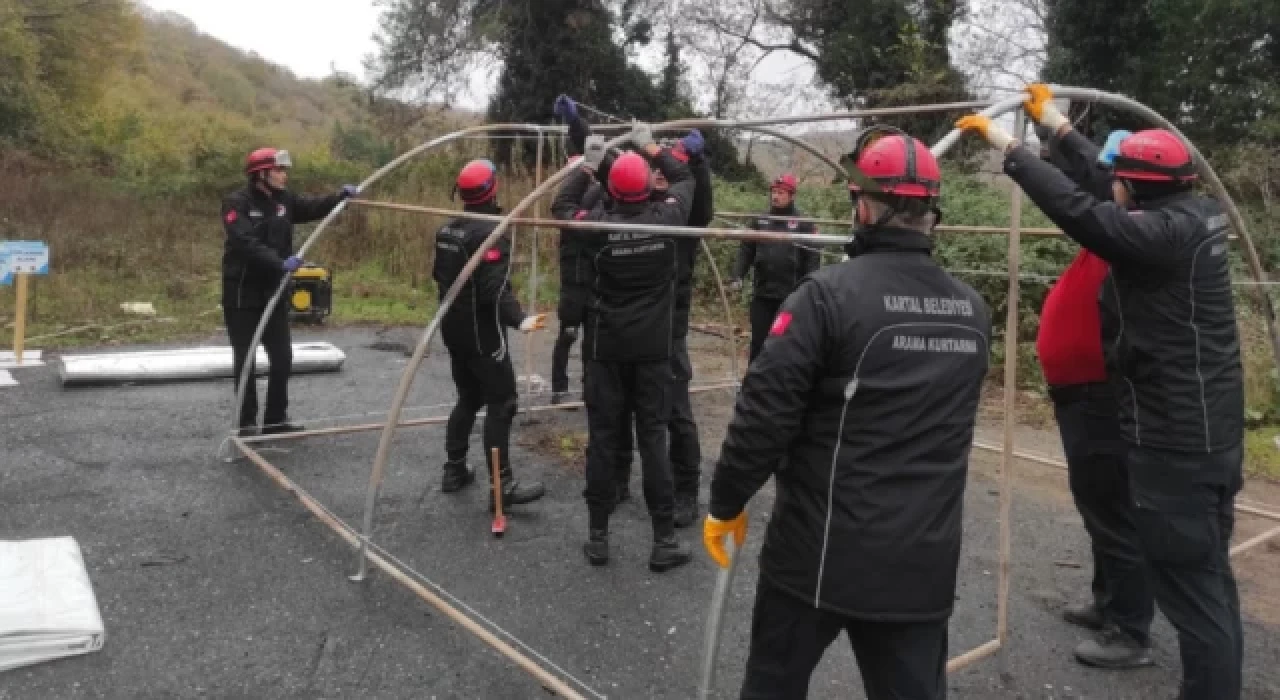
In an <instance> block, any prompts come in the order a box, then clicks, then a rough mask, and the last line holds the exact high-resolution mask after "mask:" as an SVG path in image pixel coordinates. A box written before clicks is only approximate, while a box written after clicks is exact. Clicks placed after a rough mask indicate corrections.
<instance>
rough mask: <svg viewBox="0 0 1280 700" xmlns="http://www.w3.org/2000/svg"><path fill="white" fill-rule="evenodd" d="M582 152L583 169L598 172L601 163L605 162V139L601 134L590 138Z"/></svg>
mask: <svg viewBox="0 0 1280 700" xmlns="http://www.w3.org/2000/svg"><path fill="white" fill-rule="evenodd" d="M582 150H583V153H582V165H583V167H586V168H590V169H591V170H592V172H598V171H599V170H600V163H601V162H603V161H604V137H603V136H601V135H600V134H592V135H590V136H588V137H587V142H586V145H584V146H583V149H582Z"/></svg>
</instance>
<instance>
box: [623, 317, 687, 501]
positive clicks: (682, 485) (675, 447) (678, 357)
mask: <svg viewBox="0 0 1280 700" xmlns="http://www.w3.org/2000/svg"><path fill="white" fill-rule="evenodd" d="M672 340H673V343H672V354H671V375H672V380H671V419H670V420H669V421H668V422H667V437H668V445H669V451H668V457H669V458H670V460H671V475H672V479H673V481H674V484H675V492H676V493H687V494H693V495H695V496H696V495H697V494H698V485H699V484H700V483H701V481H702V445H701V444H700V443H699V441H698V424H697V423H696V422H695V421H694V419H693V403H692V402H691V401H690V399H689V382H690V381H692V380H693V363H692V362H691V361H690V360H689V339H688V338H687V337H679V338H673V339H672ZM633 450H634V448H633V447H632V442H631V431H630V430H625V431H623V444H622V445H621V446H620V448H619V450H618V452H619V454H618V467H617V470H616V473H617V476H618V484H619V485H621V484H626V483H628V482H630V480H631V453H632V451H633Z"/></svg>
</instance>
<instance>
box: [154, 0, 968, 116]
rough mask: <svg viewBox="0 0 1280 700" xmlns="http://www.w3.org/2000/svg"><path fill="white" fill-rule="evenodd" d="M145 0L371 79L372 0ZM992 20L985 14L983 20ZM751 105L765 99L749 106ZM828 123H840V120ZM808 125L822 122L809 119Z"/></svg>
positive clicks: (210, 27) (280, 52)
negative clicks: (368, 63) (367, 68)
mask: <svg viewBox="0 0 1280 700" xmlns="http://www.w3.org/2000/svg"><path fill="white" fill-rule="evenodd" d="M139 1H140V2H141V3H142V4H144V5H147V6H149V7H151V8H153V9H155V10H160V11H170V12H175V13H177V14H180V15H183V16H184V17H186V18H187V19H189V20H191V21H192V22H193V23H194V24H195V25H196V27H198V28H199V29H200V31H202V32H204V33H205V34H209V35H211V36H213V37H215V38H217V39H220V40H222V41H224V42H226V43H228V44H230V45H232V46H235V47H237V48H240V49H244V50H246V51H253V52H255V53H257V54H258V55H259V56H262V57H263V58H265V59H266V60H268V61H271V62H272V63H278V64H280V65H283V66H286V67H288V68H289V69H290V70H292V71H293V72H294V73H295V74H297V75H298V76H301V77H305V78H323V77H326V76H328V75H330V74H331V73H332V72H333V71H334V70H335V69H336V70H339V71H342V72H344V73H348V74H351V75H354V76H356V78H357V79H360V80H362V81H363V80H365V78H366V75H365V70H364V58H365V57H366V56H367V55H369V54H371V53H373V52H374V51H375V49H376V44H375V43H374V40H373V37H374V34H375V33H376V32H377V28H378V16H379V14H380V12H379V9H378V8H377V7H376V6H375V4H374V0H217V1H216V2H215V1H214V0H139ZM988 4H990V0H980V1H979V2H976V3H975V6H986V5H988ZM989 20H990V18H989V17H984V18H983V19H982V20H979V21H989ZM660 44H661V42H655V44H654V46H653V47H651V48H650V50H649V51H646V55H644V56H641V63H642V65H644V66H645V67H646V68H648V69H650V70H654V71H656V70H657V69H658V68H659V64H660V63H661V55H660V53H661V46H660ZM953 51H955V47H954V46H953ZM957 58H958V60H959V59H960V58H962V57H957ZM496 79H497V76H496V74H489V75H484V74H479V75H476V76H474V78H473V79H472V81H471V90H470V94H467V95H461V96H459V99H458V103H459V105H460V106H463V107H471V108H480V109H483V108H484V107H485V106H486V104H487V102H488V95H489V93H490V92H491V91H492V86H493V85H494V84H495V83H496ZM753 79H754V80H757V81H761V83H762V84H764V83H772V84H790V85H803V86H812V85H813V68H812V66H811V65H810V64H809V63H808V62H807V61H805V60H804V59H802V58H800V57H798V56H795V55H793V54H790V53H787V52H785V51H783V52H778V53H775V54H773V55H770V56H769V57H767V58H766V59H765V60H764V61H763V62H762V63H761V64H760V65H759V66H758V67H757V68H756V70H755V72H754V73H753ZM695 92H697V93H698V94H697V95H696V97H701V98H703V101H704V102H705V99H706V98H707V97H708V94H709V91H706V90H704V91H695ZM769 102H771V104H769V105H768V106H767V107H766V109H767V112H768V113H769V114H803V113H817V112H823V111H829V110H830V107H831V105H830V103H829V102H828V101H827V99H826V98H825V95H824V93H823V91H822V89H821V88H818V87H808V88H806V89H804V90H803V91H800V92H799V93H798V94H797V93H793V96H792V98H791V99H790V100H789V101H787V102H784V103H781V104H779V103H778V102H777V101H776V100H770V101H769ZM701 106H703V107H706V106H707V105H705V104H703V105H701ZM751 106H760V105H754V104H753V105H748V106H747V108H748V109H750V107H751ZM755 116H765V115H764V114H755ZM827 126H829V128H839V127H840V125H839V124H836V123H831V124H829V125H827ZM808 128H824V127H823V126H822V125H810V126H809V127H808Z"/></svg>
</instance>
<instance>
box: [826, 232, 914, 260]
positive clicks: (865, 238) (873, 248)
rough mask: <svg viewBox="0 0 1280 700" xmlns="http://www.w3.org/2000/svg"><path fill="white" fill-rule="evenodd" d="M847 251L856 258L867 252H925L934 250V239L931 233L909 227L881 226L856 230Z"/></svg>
mask: <svg viewBox="0 0 1280 700" xmlns="http://www.w3.org/2000/svg"><path fill="white" fill-rule="evenodd" d="M845 252H846V253H848V254H849V257H851V258H854V257H857V256H859V255H865V254H867V253H924V254H925V255H929V254H931V253H932V252H933V239H932V238H930V237H929V234H927V233H923V232H921V231H916V230H914V229H909V228H898V227H891V226H881V227H879V228H876V229H873V230H869V231H855V232H854V234H853V241H852V242H850V243H849V244H848V245H846V246H845Z"/></svg>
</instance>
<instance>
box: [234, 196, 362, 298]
mask: <svg viewBox="0 0 1280 700" xmlns="http://www.w3.org/2000/svg"><path fill="white" fill-rule="evenodd" d="M341 201H342V195H340V194H335V195H330V196H328V197H306V196H302V195H297V194H294V193H292V192H289V191H288V190H284V191H281V192H277V193H275V195H274V196H272V195H268V194H266V193H265V192H263V191H262V190H259V189H258V188H256V187H249V186H245V187H242V188H241V189H238V190H236V191H235V192H232V193H231V194H229V195H227V196H226V197H225V198H223V200H222V230H223V232H224V233H225V234H226V239H225V242H224V245H223V250H222V307H223V308H225V309H261V308H265V307H266V305H267V302H268V301H270V300H271V296H272V295H273V294H275V292H276V289H277V288H278V287H279V286H280V280H281V279H283V278H284V275H285V272H284V270H283V269H282V268H281V265H282V264H283V263H284V260H285V258H288V257H289V256H290V255H293V225H294V224H305V223H309V222H311V221H318V220H320V219H323V218H324V217H326V216H328V215H329V212H331V211H333V209H334V207H336V206H338V204H339V203H340V202H341Z"/></svg>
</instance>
